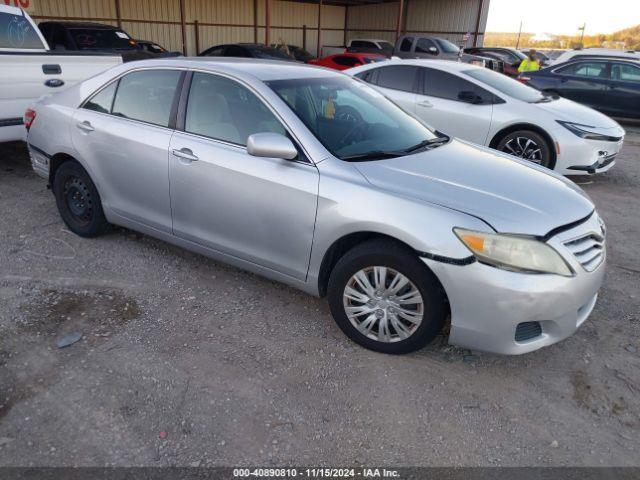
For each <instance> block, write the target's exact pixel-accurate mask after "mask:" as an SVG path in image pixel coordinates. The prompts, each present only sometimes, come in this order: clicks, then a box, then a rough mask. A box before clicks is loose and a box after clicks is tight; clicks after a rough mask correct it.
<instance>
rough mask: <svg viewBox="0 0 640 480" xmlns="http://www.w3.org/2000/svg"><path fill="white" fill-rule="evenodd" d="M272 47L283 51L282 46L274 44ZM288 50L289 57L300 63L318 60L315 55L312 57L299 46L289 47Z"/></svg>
mask: <svg viewBox="0 0 640 480" xmlns="http://www.w3.org/2000/svg"><path fill="white" fill-rule="evenodd" d="M271 46H272V47H273V48H277V49H279V50H282V45H276V44H275V43H274V44H272V45H271ZM287 49H289V55H290V56H292V57H293V58H294V59H295V60H297V61H299V62H303V63H309V60H315V58H316V57H315V56H314V55H311V54H310V53H309V52H307V51H306V50H305V49H304V48H302V47H298V46H297V45H287ZM285 53H286V52H285Z"/></svg>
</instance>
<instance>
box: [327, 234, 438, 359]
mask: <svg viewBox="0 0 640 480" xmlns="http://www.w3.org/2000/svg"><path fill="white" fill-rule="evenodd" d="M380 267H384V268H386V280H385V286H386V290H385V291H384V292H379V293H382V295H378V298H376V297H375V293H374V294H372V295H366V294H365V295H364V296H362V293H363V292H364V291H365V289H363V288H362V285H363V284H362V283H360V284H358V281H357V280H355V274H356V273H358V274H359V275H360V278H362V274H363V273H364V274H365V275H366V276H367V278H368V279H369V280H370V283H371V286H375V275H376V271H377V272H381V271H382V270H381V269H380ZM376 269H378V270H376ZM397 273H399V274H401V275H402V276H404V277H405V278H406V279H408V281H409V284H407V285H405V286H404V287H403V288H400V289H399V290H398V291H397V292H395V294H394V292H393V290H394V288H393V280H394V279H395V278H398V277H396V274H397ZM380 277H381V276H380ZM378 284H379V285H382V282H380V281H379V282H378ZM351 289H355V290H356V293H358V296H357V300H353V297H354V294H353V292H352V290H351ZM347 292H348V293H349V297H347V296H345V293H347ZM370 293H372V291H370ZM416 294H419V298H420V300H421V301H422V303H421V304H418V303H411V304H406V305H399V304H398V302H399V300H398V298H399V297H412V298H413V299H414V300H415V299H416V298H418V296H417V295H416ZM327 295H328V300H329V307H330V309H331V313H332V315H333V318H334V319H335V321H336V323H337V324H338V326H339V327H340V329H342V331H343V332H344V333H345V334H346V335H347V336H348V337H349V338H350V339H351V340H353V341H354V342H356V343H358V344H360V345H362V346H363V347H365V348H368V349H370V350H374V351H377V352H382V353H390V354H403V353H409V352H413V351H415V350H418V349H420V348H422V347H424V346H425V345H427V344H428V343H429V342H430V341H431V340H433V338H434V337H435V336H436V335H437V334H438V333H439V332H440V331H441V330H442V327H443V325H444V321H445V319H446V317H447V313H448V309H447V302H446V297H445V294H444V291H443V289H442V286H441V285H440V282H439V281H438V279H437V278H436V277H435V275H434V274H433V273H432V272H431V271H430V270H429V269H428V268H427V266H426V265H424V264H422V263H421V262H420V260H419V259H418V258H417V256H416V254H415V253H414V252H412V251H411V250H409V249H408V248H405V247H403V246H402V245H399V244H398V243H396V242H394V241H391V240H371V241H368V242H365V243H363V244H362V245H359V246H357V247H354V248H353V249H352V250H350V251H349V252H347V253H346V254H345V255H344V256H343V257H342V258H341V259H340V260H339V261H338V263H337V264H336V266H335V267H334V268H333V271H332V272H331V276H330V277H329V285H328V289H327ZM350 297H351V298H350ZM366 298H368V299H369V301H370V302H371V305H370V304H368V303H365V299H366ZM401 299H402V298H401ZM347 308H349V309H350V310H351V311H350V313H351V315H352V317H351V319H350V318H349V316H348V314H347V311H346V309H347ZM359 309H360V310H359ZM360 311H362V312H363V313H362V314H361V315H360V316H358V315H356V314H357V313H358V312H360ZM420 314H421V321H420V322H419V323H417V324H416V322H417V319H418V317H419V316H420ZM403 315H409V317H410V318H411V319H412V321H409V320H407V319H406V317H404V316H403ZM398 322H400V328H398V327H397V326H396V325H398ZM383 324H386V325H387V329H384V327H382V330H381V326H382V325H383ZM356 325H359V327H360V329H359V328H357V327H356ZM367 329H368V330H369V331H368V333H366V332H367ZM401 330H404V332H402V331H401ZM385 334H388V335H385ZM385 337H386V338H385Z"/></svg>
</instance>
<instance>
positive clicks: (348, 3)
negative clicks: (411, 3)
mask: <svg viewBox="0 0 640 480" xmlns="http://www.w3.org/2000/svg"><path fill="white" fill-rule="evenodd" d="M289 1H294V2H298V3H315V4H316V5H317V4H318V3H320V0H289ZM397 2H398V0H323V1H322V4H323V5H337V6H339V7H357V6H360V5H376V4H380V3H397Z"/></svg>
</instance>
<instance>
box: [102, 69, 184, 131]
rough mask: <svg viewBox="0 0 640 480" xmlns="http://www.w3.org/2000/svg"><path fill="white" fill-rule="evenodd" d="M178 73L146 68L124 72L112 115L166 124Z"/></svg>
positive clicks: (167, 124) (155, 123) (169, 114)
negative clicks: (125, 73)
mask: <svg viewBox="0 0 640 480" xmlns="http://www.w3.org/2000/svg"><path fill="white" fill-rule="evenodd" d="M181 73H182V72H180V71H177V70H147V71H141V72H133V73H130V74H128V75H126V76H125V77H123V78H122V79H120V85H119V87H118V91H117V93H116V99H115V101H114V102H113V114H114V115H117V116H119V117H123V118H130V119H132V120H139V121H141V122H147V123H151V124H153V125H159V126H161V127H168V126H169V118H170V116H171V106H172V105H173V97H174V96H175V93H176V88H177V86H178V81H179V79H180V75H181Z"/></svg>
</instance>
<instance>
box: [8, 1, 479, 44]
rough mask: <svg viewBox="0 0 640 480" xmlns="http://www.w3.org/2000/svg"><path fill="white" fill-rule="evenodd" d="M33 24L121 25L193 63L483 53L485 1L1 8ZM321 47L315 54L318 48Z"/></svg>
mask: <svg viewBox="0 0 640 480" xmlns="http://www.w3.org/2000/svg"><path fill="white" fill-rule="evenodd" d="M1 1H4V2H5V3H7V4H11V5H13V4H16V5H18V6H22V7H23V8H25V9H27V11H28V12H29V13H30V14H31V15H32V17H33V18H34V19H36V21H38V22H40V21H43V20H77V21H96V22H103V23H110V24H112V25H119V26H121V27H122V28H123V29H124V30H125V31H127V32H128V33H129V34H130V35H132V36H133V37H134V38H138V39H144V40H152V41H155V42H158V43H160V44H162V45H163V46H165V47H166V48H168V49H171V50H180V51H183V52H184V53H186V54H188V55H195V54H196V53H197V52H200V51H202V50H204V49H205V48H208V47H210V46H213V45H217V44H220V43H233V42H260V43H276V42H279V41H284V42H287V43H289V44H295V45H299V46H303V47H305V48H306V49H307V50H309V51H310V52H311V53H313V54H317V53H320V54H321V48H322V46H328V45H344V44H345V43H346V42H347V41H348V40H349V39H352V38H378V39H384V40H389V41H392V42H394V41H395V39H396V37H397V36H398V35H399V34H400V33H405V32H408V33H424V34H429V35H436V36H442V37H445V38H448V39H450V40H452V41H454V42H456V43H457V44H462V43H465V42H464V41H463V38H464V35H465V34H469V39H468V40H466V44H467V45H472V44H477V45H481V44H482V41H483V35H484V31H485V26H486V22H487V13H488V10H489V0H0V2H1ZM319 46H320V48H319Z"/></svg>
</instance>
